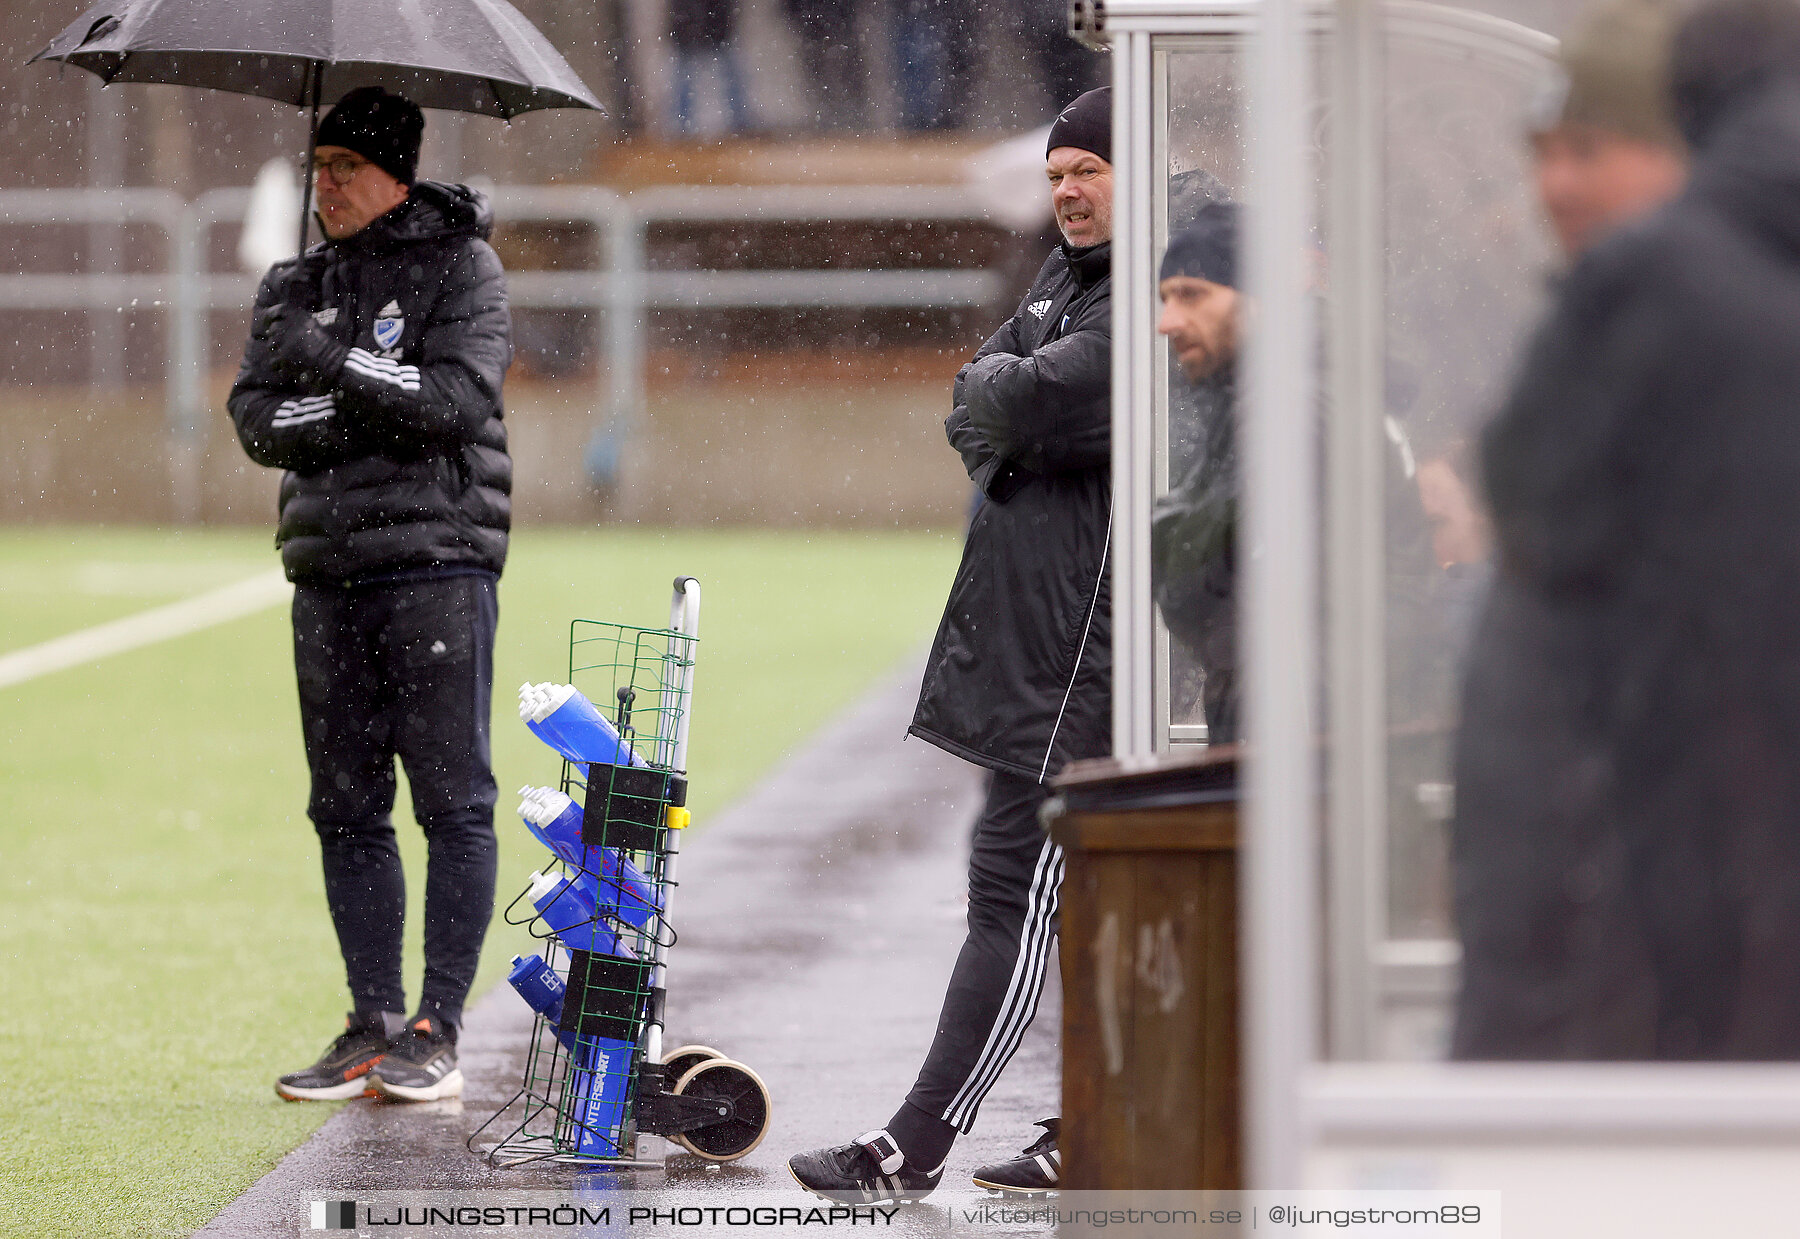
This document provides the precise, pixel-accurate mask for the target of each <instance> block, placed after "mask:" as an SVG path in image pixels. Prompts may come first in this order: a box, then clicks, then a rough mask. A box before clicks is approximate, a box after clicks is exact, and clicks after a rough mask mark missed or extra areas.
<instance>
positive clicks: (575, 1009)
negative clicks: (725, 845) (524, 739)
mask: <svg viewBox="0 0 1800 1239" xmlns="http://www.w3.org/2000/svg"><path fill="white" fill-rule="evenodd" d="M699 621H700V583H699V582H698V581H697V580H695V579H694V578H693V577H689V576H683V577H678V578H676V580H675V592H674V597H673V600H672V601H671V604H670V608H669V626H668V627H667V628H658V629H649V628H633V627H628V626H626V625H622V624H610V623H601V622H597V621H593V620H576V621H574V623H573V624H572V625H571V626H570V633H569V684H570V685H573V686H574V688H575V690H577V691H576V693H575V695H574V697H573V698H572V699H568V700H569V701H570V704H569V706H568V707H567V708H566V709H565V708H564V707H563V706H562V705H558V707H557V712H556V714H555V715H552V716H551V717H550V718H548V719H547V720H546V721H545V722H544V723H543V724H541V725H540V724H538V723H533V724H532V729H533V730H534V731H536V732H537V733H538V734H539V735H540V736H541V737H543V738H545V739H546V741H548V742H550V743H551V744H552V745H553V746H554V747H557V748H559V749H561V750H562V751H563V752H564V760H563V766H562V781H561V792H562V796H561V797H558V796H556V795H555V794H554V793H550V792H549V791H548V790H547V789H546V790H545V791H544V792H542V793H534V792H532V791H531V789H527V794H528V803H527V804H526V805H522V806H521V812H525V811H526V810H527V809H528V808H529V809H531V810H532V812H533V813H534V814H535V815H536V817H538V818H543V819H545V820H549V819H550V818H552V817H554V815H555V814H556V812H557V811H558V809H559V808H560V811H561V813H562V815H563V816H562V817H560V818H557V819H556V820H555V821H552V822H551V823H550V825H549V826H546V827H540V826H537V825H533V820H534V819H533V818H531V817H528V818H527V824H528V825H532V828H533V830H534V833H537V834H538V835H539V838H540V839H543V840H544V841H545V842H546V843H547V844H549V845H551V846H552V847H553V848H554V849H555V851H556V852H557V858H558V859H557V863H556V865H554V866H552V865H546V866H545V872H543V873H541V874H536V875H533V878H534V880H533V882H532V885H531V886H530V887H529V888H528V889H527V890H526V891H525V892H524V893H523V894H521V895H520V896H519V897H518V898H517V899H515V900H514V901H513V903H512V904H511V906H509V907H508V909H507V913H506V915H507V920H508V922H509V923H511V924H528V925H529V926H530V931H531V933H532V935H533V936H534V937H536V938H538V939H540V940H541V941H542V942H543V953H542V955H541V956H533V957H531V958H529V959H520V960H517V961H515V966H514V970H513V976H512V977H511V978H510V979H511V980H512V982H513V984H514V986H515V988H517V989H518V990H519V992H520V993H521V994H522V995H524V996H525V998H526V1000H527V1001H528V1002H530V1003H531V1005H532V1006H534V1007H535V1008H536V1009H537V1010H538V1016H537V1019H536V1022H535V1024H534V1026H533V1028H532V1034H531V1044H530V1048H529V1051H528V1053H527V1055H526V1060H525V1073H524V1080H523V1082H522V1083H521V1085H520V1088H519V1091H518V1093H516V1094H515V1095H514V1096H513V1098H512V1099H511V1100H510V1101H508V1102H507V1104H506V1105H505V1106H503V1107H501V1109H500V1110H499V1111H498V1112H497V1113H495V1114H494V1115H492V1116H491V1117H489V1118H488V1120H487V1121H486V1122H484V1123H483V1124H482V1125H481V1127H480V1128H477V1129H476V1131H475V1133H474V1134H472V1135H471V1136H470V1137H469V1147H470V1148H471V1149H473V1148H474V1147H475V1144H476V1138H477V1137H478V1136H480V1135H481V1133H482V1132H483V1131H486V1130H487V1129H488V1128H489V1127H491V1126H494V1125H495V1124H496V1123H498V1122H500V1121H501V1116H502V1115H507V1114H512V1115H514V1116H515V1117H516V1119H517V1121H516V1125H515V1126H513V1127H512V1129H511V1130H510V1131H509V1132H507V1134H506V1135H505V1136H504V1137H503V1138H502V1139H501V1140H500V1141H499V1142H498V1143H497V1144H495V1145H493V1146H492V1147H491V1148H489V1149H488V1150H487V1152H486V1157H487V1159H488V1161H489V1162H490V1163H491V1164H492V1165H495V1166H513V1165H520V1164H523V1163H526V1162H535V1161H542V1160H546V1159H553V1160H557V1161H567V1162H579V1163H599V1164H605V1165H615V1166H654V1165H656V1164H657V1163H655V1162H647V1161H643V1160H640V1158H639V1155H638V1138H639V1137H640V1136H643V1135H657V1136H664V1137H667V1138H668V1139H670V1140H673V1141H674V1142H675V1143H676V1144H678V1145H680V1146H681V1147H683V1148H685V1149H687V1150H688V1151H689V1152H691V1153H693V1154H695V1155H697V1156H699V1157H702V1158H705V1159H707V1160H710V1161H717V1162H725V1161H732V1160H734V1159H736V1158H739V1157H742V1156H744V1155H745V1154H746V1153H749V1152H750V1151H751V1150H752V1149H754V1148H755V1147H756V1146H757V1144H758V1143H759V1142H760V1141H761V1140H762V1138H763V1135H764V1133H765V1132H766V1131H767V1130H768V1125H769V1093H768V1089H767V1088H766V1087H764V1085H763V1082H762V1080H761V1079H760V1078H759V1077H758V1076H757V1074H756V1073H755V1072H754V1071H752V1070H751V1069H750V1068H748V1067H746V1066H744V1065H743V1064H742V1063H739V1062H734V1061H733V1060H731V1059H729V1058H727V1057H726V1056H725V1055H723V1054H721V1053H720V1052H719V1051H717V1050H714V1049H711V1048H710V1047H707V1046H700V1045H683V1046H680V1047H679V1048H677V1049H673V1050H669V1051H667V1052H664V1050H663V999H664V993H665V985H666V977H667V970H668V956H669V950H670V948H671V947H673V946H674V945H675V941H676V934H675V929H674V922H673V921H672V920H671V919H670V911H671V902H672V899H673V896H674V894H675V891H676V889H677V885H678V884H677V882H676V861H677V859H678V858H679V856H680V852H681V839H682V834H683V831H684V829H685V827H686V826H687V824H688V811H687V808H686V804H687V743H688V715H689V706H690V703H691V701H692V698H693V690H694V662H695V653H696V648H697V645H698V641H699ZM540 687H541V688H543V689H550V688H552V687H557V688H559V689H561V686H550V685H544V686H540ZM533 691H535V690H534V689H533V686H530V685H527V686H526V689H525V690H522V693H530V692H533ZM561 691H562V692H564V693H566V692H567V690H566V689H561ZM590 703H591V705H590ZM522 709H523V707H522ZM605 710H611V711H613V714H612V718H611V719H610V720H607V719H605V718H604V716H603V714H602V711H605ZM577 714H579V715H580V717H579V718H577V719H576V721H577V723H578V724H580V725H582V726H585V727H586V728H587V729H588V730H587V733H586V734H587V735H588V736H590V737H592V738H593V744H590V745H589V746H588V747H586V748H583V747H581V745H580V744H578V743H571V742H569V741H568V736H567V734H566V733H563V732H556V733H555V734H552V732H553V731H554V730H555V728H556V727H557V726H558V725H559V724H560V723H561V722H562V721H564V720H565V719H566V718H573V717H575V716H576V715H577ZM607 736H610V739H606V738H604V737H607ZM594 745H598V746H599V747H597V748H596V747H594ZM596 752H600V753H604V755H605V756H607V757H610V758H611V759H612V760H610V761H586V760H574V759H573V758H574V757H577V756H587V757H592V756H593V755H594V754H595V753H596ZM532 795H536V796H538V803H537V804H535V805H533V804H532V803H531V802H530V796H532ZM565 798H566V799H565ZM559 831H560V834H559V833H558V832H559Z"/></svg>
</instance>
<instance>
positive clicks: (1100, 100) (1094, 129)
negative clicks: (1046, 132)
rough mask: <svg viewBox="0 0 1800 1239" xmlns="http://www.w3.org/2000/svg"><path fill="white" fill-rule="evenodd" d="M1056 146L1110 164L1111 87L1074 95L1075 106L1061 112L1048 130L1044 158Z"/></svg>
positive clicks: (1072, 104) (1073, 104)
mask: <svg viewBox="0 0 1800 1239" xmlns="http://www.w3.org/2000/svg"><path fill="white" fill-rule="evenodd" d="M1059 146H1073V147H1075V148H1076V149H1077V150H1083V151H1092V152H1094V154H1096V155H1098V156H1100V158H1102V159H1104V160H1106V162H1107V163H1111V162H1112V87H1110V86H1102V87H1100V88H1099V89H1098V90H1090V91H1088V92H1087V93H1086V94H1085V95H1077V96H1076V98H1075V102H1073V103H1071V104H1070V105H1069V106H1068V107H1066V108H1064V109H1063V110H1062V115H1061V116H1058V117H1057V118H1056V121H1055V123H1054V124H1052V125H1051V126H1050V144H1049V145H1048V146H1046V147H1045V148H1044V154H1046V155H1048V154H1049V153H1050V152H1051V151H1053V150H1055V149H1056V148H1057V147H1059Z"/></svg>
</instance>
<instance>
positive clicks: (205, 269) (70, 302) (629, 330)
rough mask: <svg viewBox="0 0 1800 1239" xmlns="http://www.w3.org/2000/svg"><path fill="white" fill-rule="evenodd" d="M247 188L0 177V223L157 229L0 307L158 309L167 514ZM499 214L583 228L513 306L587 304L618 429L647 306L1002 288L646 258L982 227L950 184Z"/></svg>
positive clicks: (607, 425) (511, 204) (184, 464)
mask: <svg viewBox="0 0 1800 1239" xmlns="http://www.w3.org/2000/svg"><path fill="white" fill-rule="evenodd" d="M249 196H250V191H249V190H248V189H243V188H226V189H215V190H209V191H207V192H206V193H203V194H201V195H200V196H199V197H198V198H196V199H194V200H193V201H191V202H190V201H185V200H183V199H182V198H180V197H179V196H178V195H176V194H174V193H172V192H169V191H167V190H158V189H122V190H91V189H82V190H63V189H41V190H38V189H14V190H0V226H8V225H28V226H29V225H44V226H66V225H71V224H75V225H79V224H108V223H122V224H138V225H145V226H149V227H152V228H155V229H157V230H158V231H160V233H161V234H162V235H163V237H164V238H165V242H166V244H165V251H166V255H167V257H166V260H165V262H164V263H163V265H162V269H161V270H159V271H152V272H143V273H132V274H116V273H106V272H66V273H64V272H59V273H47V274H46V273H39V274H25V273H0V310H10V311H44V310H89V311H95V310H125V309H143V308H146V307H147V308H151V309H156V310H160V311H162V312H163V313H164V314H166V315H167V320H166V321H167V325H168V330H167V331H166V332H165V333H164V349H165V352H166V357H165V361H164V367H163V381H164V390H165V407H166V409H167V417H168V424H169V432H170V437H171V468H172V476H171V484H172V487H173V498H174V506H175V514H176V517H177V519H180V520H193V519H197V517H198V514H199V509H200V495H199V470H198V453H199V444H200V442H201V440H202V437H203V435H204V433H205V427H206V423H207V417H208V410H207V407H206V375H207V372H208V370H209V368H210V366H211V364H212V361H213V358H212V357H211V356H209V353H210V345H211V336H210V333H209V330H208V318H207V316H208V315H209V314H211V313H213V312H215V311H230V310H240V311H243V312H245V313H247V312H248V310H249V307H250V303H251V301H252V299H253V298H254V296H255V293H256V283H257V280H256V277H255V276H252V275H246V274H243V273H241V272H236V271H212V270H210V269H209V263H208V259H207V256H208V254H209V253H210V248H209V247H210V242H211V233H212V230H213V229H214V228H216V227H218V226H220V225H223V224H232V223H238V222H240V221H242V219H243V218H244V214H245V211H246V209H247V208H248V205H249ZM491 198H492V202H493V206H494V214H495V219H496V222H499V223H568V224H577V225H582V226H585V227H587V228H590V229H592V234H593V237H594V244H595V252H594V254H593V256H592V263H593V266H592V267H591V268H589V269H584V270H574V271H571V270H532V269H512V270H509V271H508V272H507V288H508V295H509V297H510V300H511V303H512V305H513V307H514V308H516V309H547V310H581V311H598V313H597V315H596V316H595V340H594V344H595V348H596V352H597V355H598V364H597V365H596V366H595V391H594V407H595V410H596V415H597V425H596V434H597V435H607V436H610V437H611V439H612V440H614V441H618V440H623V439H625V438H628V437H629V436H630V435H631V434H632V433H633V431H634V429H635V427H636V426H637V425H638V422H639V419H640V418H641V416H642V410H643V407H644V372H645V365H646V360H647V351H648V346H647V343H646V333H645V330H644V318H645V314H646V312H647V311H649V310H655V309H672V310H742V309H753V310H754V309H843V308H883V309H894V308H902V309H913V308H917V309H933V310H946V309H963V308H971V307H979V306H984V305H988V304H990V303H991V302H992V301H993V300H994V299H995V298H996V297H997V296H998V295H999V294H1000V292H1001V290H1002V288H1001V281H1002V277H1001V276H1000V275H999V274H998V273H997V272H994V271H989V270H971V269H956V268H940V269H920V270H893V269H879V268H868V267H861V268H859V267H853V266H831V267H823V268H814V269H802V270H679V271H666V270H658V271H652V270H649V269H648V263H647V250H648V245H647V240H648V235H649V231H650V229H651V228H652V227H654V226H656V225H658V224H719V225H731V224H745V225H751V224H757V225H766V224H780V223H794V224H813V223H834V222H837V223H877V224H878V223H902V222H908V221H911V222H922V221H924V222H951V223H953V222H959V221H966V222H969V223H971V224H978V225H979V224H986V223H988V218H987V215H986V212H985V211H984V210H983V209H982V208H981V207H979V206H978V205H977V204H976V203H975V201H974V199H973V197H972V196H971V195H970V194H968V193H966V192H964V191H963V190H961V189H959V188H957V187H953V186H854V187H842V186H755V187H739V186H700V187H683V186H662V187H657V188H652V189H647V190H643V191H641V192H638V193H634V194H629V195H626V194H620V193H616V192H614V191H612V190H609V189H604V188H600V187H595V186H517V185H508V186H500V187H497V188H496V189H494V190H493V192H492V195H491Z"/></svg>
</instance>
